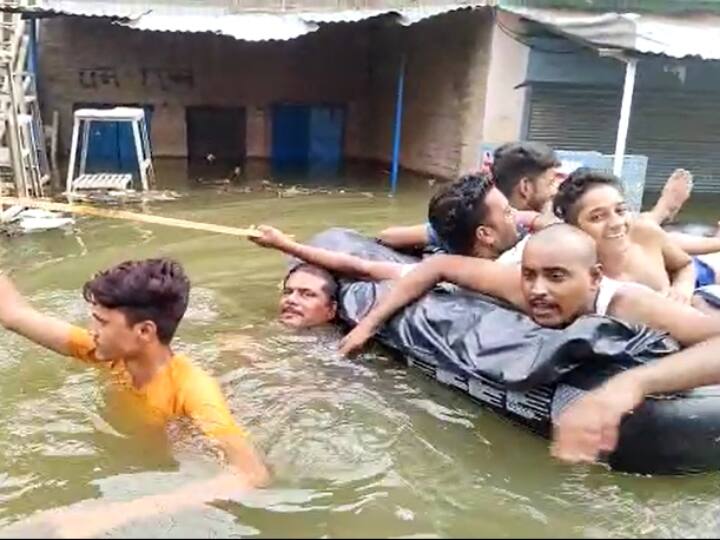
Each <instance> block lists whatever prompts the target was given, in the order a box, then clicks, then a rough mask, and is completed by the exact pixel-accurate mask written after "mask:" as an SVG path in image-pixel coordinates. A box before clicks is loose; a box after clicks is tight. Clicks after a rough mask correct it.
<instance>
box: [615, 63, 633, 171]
mask: <svg viewBox="0 0 720 540" xmlns="http://www.w3.org/2000/svg"><path fill="white" fill-rule="evenodd" d="M636 71H637V60H636V59H635V58H628V59H626V60H625V85H624V86H623V97H622V105H621V107H620V122H619V123H618V131H617V139H616V141H615V160H614V161H613V173H614V174H615V176H622V170H623V162H624V161H625V146H626V144H627V135H628V130H629V128H630V112H631V111H632V102H633V94H634V93H635V73H636Z"/></svg>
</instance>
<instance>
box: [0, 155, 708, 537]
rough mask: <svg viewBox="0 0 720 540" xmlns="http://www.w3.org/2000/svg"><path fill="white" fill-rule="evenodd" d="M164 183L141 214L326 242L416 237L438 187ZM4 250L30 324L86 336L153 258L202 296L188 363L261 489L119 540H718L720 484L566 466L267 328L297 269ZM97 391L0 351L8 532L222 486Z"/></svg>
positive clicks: (1, 494)
mask: <svg viewBox="0 0 720 540" xmlns="http://www.w3.org/2000/svg"><path fill="white" fill-rule="evenodd" d="M161 165H163V166H162V167H161V173H162V176H161V184H162V185H163V186H164V187H168V188H172V189H175V190H178V191H182V192H184V193H185V196H184V197H183V198H181V199H179V200H177V201H173V202H161V203H160V202H158V203H151V204H149V205H148V207H147V210H148V211H151V212H154V213H158V214H162V215H167V216H172V217H180V218H187V219H192V220H197V221H206V222H212V223H219V224H226V225H237V226H242V225H249V224H259V223H271V224H273V225H276V226H278V227H280V228H282V229H284V230H286V231H288V232H290V233H292V234H294V235H295V236H296V237H298V238H300V239H305V238H308V237H309V236H310V235H312V234H313V233H315V232H318V231H320V230H323V229H325V228H327V227H330V226H352V227H354V228H356V229H359V230H360V231H363V232H365V233H369V234H371V233H373V232H376V231H378V230H380V229H381V228H382V227H384V226H385V225H387V224H390V223H407V224H412V223H416V222H419V221H421V220H422V219H423V216H424V214H425V206H426V203H427V198H428V195H429V193H430V187H429V186H428V185H427V182H426V181H424V180H418V179H413V178H409V177H405V178H402V179H401V190H400V193H399V195H398V196H397V197H396V198H388V197H387V196H386V185H385V183H386V180H385V178H386V177H385V176H384V175H382V174H379V175H378V174H377V173H375V174H374V176H373V177H372V178H371V179H370V180H367V181H366V182H364V183H362V184H360V183H358V182H352V180H353V179H357V178H359V176H355V177H353V178H351V179H350V180H351V181H350V186H349V187H344V188H343V187H341V186H340V185H339V181H334V182H331V183H333V184H334V185H333V186H331V187H330V188H329V192H326V193H316V194H305V193H304V192H302V190H297V189H295V190H291V191H289V192H285V193H284V194H283V195H284V196H278V193H277V192H276V191H253V192H250V193H244V192H242V190H241V189H240V185H229V186H227V185H226V186H212V185H208V184H206V183H198V182H189V183H188V182H186V181H185V180H180V178H183V174H184V173H183V172H182V167H181V166H180V165H178V164H172V163H166V164H161ZM178 167H180V168H179V169H178ZM179 171H180V172H179ZM254 185H257V184H254ZM717 207H718V206H717V205H715V208H717ZM708 208H710V206H708ZM685 215H686V216H687V215H691V216H692V211H691V212H689V213H687V212H686V214H685ZM694 217H695V219H696V220H700V221H705V222H711V220H712V217H713V216H712V215H711V214H710V213H708V212H701V214H698V215H695V216H694ZM0 247H1V248H2V260H1V265H2V268H3V269H4V270H5V271H9V272H11V273H12V275H13V277H14V279H15V280H16V281H17V283H18V285H19V287H20V288H21V289H22V291H23V292H24V293H26V294H27V295H28V296H29V298H30V299H31V300H32V302H33V303H34V304H35V305H36V306H38V307H41V308H43V309H45V310H48V311H50V312H52V313H54V314H57V315H58V316H62V317H64V318H66V319H68V320H70V321H72V322H75V323H80V324H82V323H84V322H85V321H86V320H87V313H86V310H85V306H84V304H83V302H82V299H81V295H80V288H81V286H82V284H83V282H84V281H85V280H86V279H87V278H88V277H89V276H90V275H91V274H92V273H93V272H94V271H96V270H98V269H101V268H104V267H106V266H108V265H110V264H113V263H117V262H119V261H121V260H124V259H126V258H142V257H150V256H156V255H158V254H163V255H169V256H172V257H175V258H177V259H179V260H180V261H182V262H183V264H184V265H185V267H186V269H187V271H188V273H189V275H190V276H191V279H192V281H193V292H192V300H191V305H190V308H189V311H188V314H187V316H186V318H185V320H184V322H183V324H182V325H181V327H180V330H179V333H178V336H177V343H176V349H177V350H180V351H183V352H186V353H188V354H189V355H190V356H191V357H192V358H193V359H194V360H195V361H196V362H198V363H199V364H201V365H202V366H204V367H205V368H206V369H207V370H209V371H210V372H211V373H213V374H214V375H215V376H217V377H218V378H219V380H220V381H221V383H222V386H223V388H224V390H225V392H226V394H227V395H228V396H229V402H230V404H231V407H232V409H233V412H234V414H235V415H236V417H237V418H238V420H239V421H240V422H241V423H242V424H243V425H244V426H246V427H247V429H248V430H249V431H250V432H251V434H252V437H253V439H254V441H255V442H256V444H257V446H258V447H259V448H260V449H261V450H262V451H263V453H264V454H265V455H266V458H267V461H268V463H269V464H270V466H271V467H272V469H273V473H274V479H273V482H272V485H271V486H270V487H269V488H267V489H265V490H261V491H258V492H256V493H254V494H252V495H250V496H241V497H239V498H238V499H237V500H233V501H218V502H214V503H212V504H208V505H204V506H200V507H197V508H196V509H193V510H189V511H188V510H185V511H183V512H182V513H179V514H174V515H168V514H159V515H156V516H154V517H152V518H147V519H144V520H142V521H138V522H133V523H129V524H127V525H125V526H122V527H118V528H116V529H113V530H111V531H109V532H108V533H107V536H109V537H123V536H131V537H216V536H220V537H227V536H235V537H237V536H259V537H373V536H376V537H377V536H392V537H469V536H473V537H490V536H492V537H620V536H641V537H703V536H707V537H716V536H717V535H718V534H720V524H719V523H718V517H717V516H718V515H719V514H718V512H720V503H719V502H718V500H719V498H718V495H719V494H720V476H718V475H717V474H704V475H698V476H688V477H670V478H668V477H664V478H663V477H639V476H632V475H626V474H619V473H613V472H609V471H607V470H605V469H604V468H601V467H585V466H582V467H570V466H565V465H562V464H559V463H557V462H555V461H553V460H552V459H551V458H550V456H549V453H548V444H547V442H546V441H545V440H543V439H540V438H538V437H536V436H533V435H530V434H529V433H527V432H525V431H524V430H523V429H521V428H518V427H515V426H513V425H511V424H509V423H507V422H506V421H504V420H501V419H499V418H498V417H496V416H495V415H493V414H492V413H490V412H488V411H485V410H482V409H480V408H479V407H478V406H476V405H475V404H473V403H471V402H470V401H469V400H468V399H466V398H465V397H464V396H463V395H460V394H458V393H456V392H454V391H452V390H449V389H446V388H443V387H441V386H439V385H438V383H436V382H434V381H431V380H428V379H426V378H425V377H424V376H423V375H421V374H419V373H417V372H414V371H412V370H408V369H406V368H405V367H404V366H403V365H401V364H399V363H397V362H396V361H394V360H392V359H391V358H389V357H387V356H385V355H383V354H382V353H381V352H379V351H375V352H373V353H368V354H366V355H365V356H363V357H361V358H359V359H357V360H354V361H349V360H344V359H342V358H339V357H338V356H337V354H336V352H335V349H336V343H337V337H338V334H336V333H335V332H334V331H325V332H321V333H319V334H310V333H302V334H292V333H287V332H284V331H283V330H282V329H281V328H280V327H278V326H277V325H276V324H275V323H274V322H273V317H274V314H275V306H276V301H277V297H278V293H279V290H278V284H279V281H280V279H281V277H282V275H283V270H284V268H285V264H286V263H285V259H284V258H283V257H282V256H281V255H279V254H277V253H275V252H271V251H266V250H262V249H260V248H258V247H255V246H254V245H251V244H250V243H248V242H246V241H244V240H238V239H237V238H232V237H224V236H218V235H211V234H207V233H202V232H194V231H186V230H179V229H172V228H167V227H160V226H157V227H156V226H149V225H144V224H136V223H128V222H120V221H109V220H101V219H96V218H81V219H79V220H78V222H77V224H76V225H75V227H74V228H73V229H71V230H67V231H50V232H45V233H36V234H31V235H25V236H21V237H15V238H6V239H2V240H0ZM0 301H2V299H0ZM101 381H102V377H101V374H100V373H98V372H97V371H95V370H93V369H91V368H87V367H85V366H82V365H79V364H77V363H75V362H74V361H72V360H67V359H65V358H62V357H59V356H57V355H55V354H52V353H48V352H46V351H44V350H42V349H40V348H38V347H36V346H33V345H29V344H28V343H26V342H24V341H23V340H21V339H19V338H17V337H15V336H12V335H10V334H9V333H3V334H2V338H1V339H0V411H1V412H0V455H1V456H2V462H1V463H0V525H7V524H10V523H14V522H17V521H18V520H21V519H22V518H25V517H27V516H29V515H31V514H33V513H34V512H37V511H41V510H48V509H51V508H56V507H61V506H67V505H70V504H73V503H77V502H79V501H83V500H88V499H99V500H101V501H114V500H130V499H133V498H136V497H140V496H143V495H148V494H152V493H159V492H163V491H170V490H172V489H173V488H176V487H178V486H181V485H185V484H188V483H191V482H193V481H196V480H199V479H201V478H204V477H207V476H209V475H211V474H213V473H215V472H217V471H218V470H219V466H218V465H217V464H216V461H215V458H214V457H213V454H212V452H210V451H208V450H207V449H205V447H203V446H202V445H199V444H195V443H194V442H192V439H190V440H189V441H188V440H185V441H183V430H182V426H180V428H179V429H178V430H177V432H176V436H177V437H176V438H177V439H178V440H177V441H176V442H175V443H174V444H173V445H172V448H171V450H172V451H170V449H168V448H167V446H166V445H163V444H161V443H160V442H159V440H158V439H156V438H152V437H149V438H141V437H138V436H137V434H134V435H133V433H131V432H129V431H125V430H124V427H123V426H122V425H120V424H118V423H117V422H116V416H117V412H118V411H113V410H112V406H111V404H110V403H106V402H105V394H104V393H103V391H102V384H101ZM178 434H179V435H178ZM667 436H668V437H672V436H673V434H672V433H668V434H667Z"/></svg>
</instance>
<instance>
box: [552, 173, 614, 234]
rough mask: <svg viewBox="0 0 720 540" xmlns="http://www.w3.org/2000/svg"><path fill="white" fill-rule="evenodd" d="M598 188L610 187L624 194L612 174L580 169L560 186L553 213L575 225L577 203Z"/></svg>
mask: <svg viewBox="0 0 720 540" xmlns="http://www.w3.org/2000/svg"><path fill="white" fill-rule="evenodd" d="M598 186H612V187H614V188H615V189H617V190H618V191H619V192H620V193H624V190H623V186H622V182H620V179H619V178H618V177H617V176H615V175H614V174H612V173H609V172H606V171H601V170H598V169H590V168H588V167H581V168H579V169H577V170H575V171H574V172H573V173H572V174H571V175H570V176H568V177H567V179H566V180H565V181H564V182H563V183H562V184H560V188H559V189H558V192H557V194H556V195H555V199H554V200H553V211H554V212H555V215H556V216H557V217H559V218H560V219H562V220H563V221H565V222H567V223H570V224H572V225H577V220H578V214H579V213H580V208H579V204H578V203H579V201H580V199H582V197H583V195H585V194H586V193H587V192H588V191H590V190H591V189H593V188H595V187H598Z"/></svg>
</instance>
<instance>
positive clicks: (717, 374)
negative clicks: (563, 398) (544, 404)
mask: <svg viewBox="0 0 720 540" xmlns="http://www.w3.org/2000/svg"><path fill="white" fill-rule="evenodd" d="M718 383H720V337H715V338H712V339H709V340H707V341H704V342H702V343H698V344H697V345H694V346H693V347H690V348H688V349H685V350H683V351H680V352H677V353H675V354H671V355H669V356H666V357H665V358H663V359H661V360H657V361H655V362H651V363H648V364H645V365H643V366H640V367H637V368H633V369H630V370H628V371H625V372H623V373H621V374H620V375H616V376H615V377H613V378H611V379H610V380H608V381H607V382H606V383H605V384H604V385H603V386H601V387H600V388H598V389H596V390H593V391H592V392H589V393H587V394H585V395H584V396H583V397H581V398H580V399H578V400H577V401H576V402H574V403H573V404H571V405H570V406H569V407H568V408H567V410H565V411H564V412H563V413H562V414H561V415H560V417H559V418H558V420H557V423H556V425H555V429H554V433H553V444H552V453H553V455H554V456H555V457H557V458H559V459H562V460H564V461H568V462H572V463H577V462H591V461H595V460H596V459H597V458H598V456H599V455H600V454H601V453H603V452H612V451H613V450H614V449H615V447H616V446H617V442H618V436H619V430H620V423H621V421H622V419H623V417H624V416H625V415H626V414H629V413H631V412H632V410H633V409H635V408H636V407H637V406H638V405H640V403H642V401H643V400H644V399H645V397H646V396H648V395H649V394H662V393H667V392H677V391H681V390H689V389H691V388H697V387H700V386H707V385H710V384H718Z"/></svg>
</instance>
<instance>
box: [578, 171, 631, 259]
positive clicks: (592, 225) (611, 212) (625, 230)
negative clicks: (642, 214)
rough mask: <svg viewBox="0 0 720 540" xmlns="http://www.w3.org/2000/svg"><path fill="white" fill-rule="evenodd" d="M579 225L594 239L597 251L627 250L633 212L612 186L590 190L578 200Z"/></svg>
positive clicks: (600, 186)
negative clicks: (631, 213)
mask: <svg viewBox="0 0 720 540" xmlns="http://www.w3.org/2000/svg"><path fill="white" fill-rule="evenodd" d="M577 216H578V217H577V226H578V227H579V228H581V229H582V230H583V231H585V232H586V233H588V234H589V235H590V236H592V237H593V239H594V240H595V242H596V243H597V245H598V249H612V250H613V251H624V250H626V249H627V248H628V247H630V237H629V230H630V212H629V211H628V208H627V205H626V204H625V199H624V198H623V196H622V194H621V193H620V192H619V191H618V190H617V189H615V188H614V187H613V186H608V185H599V186H597V187H593V188H591V189H590V190H589V191H588V192H587V193H585V195H583V196H582V197H581V198H580V200H579V201H578V214H577Z"/></svg>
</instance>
